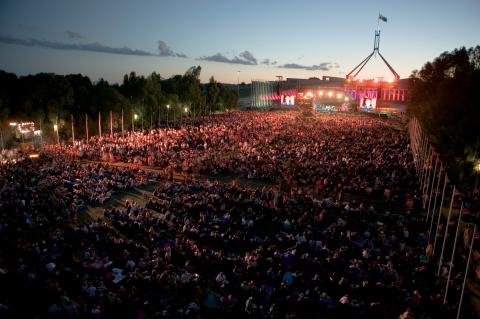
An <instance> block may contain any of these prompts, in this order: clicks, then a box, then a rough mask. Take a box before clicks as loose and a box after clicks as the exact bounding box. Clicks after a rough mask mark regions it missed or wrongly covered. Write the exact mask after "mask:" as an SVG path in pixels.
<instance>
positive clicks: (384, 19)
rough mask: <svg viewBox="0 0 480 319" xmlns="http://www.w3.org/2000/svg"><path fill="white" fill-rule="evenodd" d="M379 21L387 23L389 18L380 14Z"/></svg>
mask: <svg viewBox="0 0 480 319" xmlns="http://www.w3.org/2000/svg"><path fill="white" fill-rule="evenodd" d="M378 19H379V20H382V21H383V22H387V17H384V16H382V15H381V14H380V13H379V14H378Z"/></svg>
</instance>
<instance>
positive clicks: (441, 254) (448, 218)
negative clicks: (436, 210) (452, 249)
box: [437, 185, 455, 277]
mask: <svg viewBox="0 0 480 319" xmlns="http://www.w3.org/2000/svg"><path fill="white" fill-rule="evenodd" d="M454 198H455V185H453V192H452V199H451V200H450V208H449V209H448V216H447V223H446V224H445V235H443V245H442V252H441V253H440V260H439V261H438V270H437V277H438V276H440V269H441V268H442V262H443V252H444V251H445V244H446V243H447V237H448V224H450V216H451V215H452V206H453V199H454Z"/></svg>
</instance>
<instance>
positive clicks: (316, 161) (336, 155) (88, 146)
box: [51, 111, 413, 197]
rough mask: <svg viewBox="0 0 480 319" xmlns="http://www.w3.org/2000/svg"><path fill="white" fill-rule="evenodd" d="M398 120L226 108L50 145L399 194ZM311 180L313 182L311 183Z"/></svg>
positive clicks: (402, 164)
mask: <svg viewBox="0 0 480 319" xmlns="http://www.w3.org/2000/svg"><path fill="white" fill-rule="evenodd" d="M401 130H402V123H401V122H399V121H395V120H392V119H390V120H385V119H379V118H374V117H370V116H358V115H357V116H346V115H344V114H342V115H337V114H322V115H317V118H315V119H302V118H300V117H299V116H298V113H297V112H287V111H285V112H280V111H278V112H230V113H228V114H227V115H216V116H214V117H207V118H206V119H205V120H204V121H199V122H197V123H196V124H195V125H186V126H182V127H180V128H175V129H173V128H171V129H168V128H162V129H152V130H148V131H143V132H133V133H130V132H129V133H128V134H126V135H125V136H124V137H122V136H121V134H120V133H116V134H115V135H114V136H112V137H110V136H102V137H101V138H98V137H91V138H90V139H89V140H88V141H85V140H78V141H75V145H74V146H71V145H64V146H58V145H52V146H51V150H53V151H58V152H59V153H62V154H70V155H71V156H72V157H77V158H86V159H92V160H103V161H121V162H127V163H136V164H142V165H148V166H156V167H159V168H162V169H165V171H166V172H170V171H183V172H191V173H201V174H207V175H234V176H240V177H244V178H249V179H257V180H261V181H264V182H271V183H276V184H281V185H284V186H285V187H286V188H294V189H302V191H305V192H310V191H312V190H314V191H316V192H319V193H321V194H326V195H329V194H334V193H338V192H339V191H342V190H344V191H350V192H364V191H366V190H367V191H381V192H384V191H385V190H386V189H387V192H388V193H389V194H390V195H391V196H392V197H394V196H406V194H403V193H402V190H403V189H405V183H406V182H408V181H410V179H409V176H410V175H411V171H412V170H413V166H412V162H411V158H410V157H411V155H410V153H409V150H408V147H407V146H408V140H407V138H406V136H405V134H402V133H400V132H401ZM312 185H315V187H312Z"/></svg>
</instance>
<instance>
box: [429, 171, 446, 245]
mask: <svg viewBox="0 0 480 319" xmlns="http://www.w3.org/2000/svg"><path fill="white" fill-rule="evenodd" d="M442 170H443V164H442V163H440V170H439V172H438V179H437V187H436V191H435V200H434V201H433V208H432V220H431V221H430V228H429V229H430V230H429V232H428V237H429V241H430V240H431V239H432V231H433V229H432V227H433V220H434V219H435V208H436V207H437V198H438V187H439V186H440V180H441V179H442V176H441V173H442Z"/></svg>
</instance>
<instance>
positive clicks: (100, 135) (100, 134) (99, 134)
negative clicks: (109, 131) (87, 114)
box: [98, 112, 102, 138]
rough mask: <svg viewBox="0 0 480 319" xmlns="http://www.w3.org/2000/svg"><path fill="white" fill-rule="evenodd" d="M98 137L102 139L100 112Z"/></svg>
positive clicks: (99, 116)
mask: <svg viewBox="0 0 480 319" xmlns="http://www.w3.org/2000/svg"><path fill="white" fill-rule="evenodd" d="M98 137H100V138H102V114H100V112H98Z"/></svg>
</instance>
